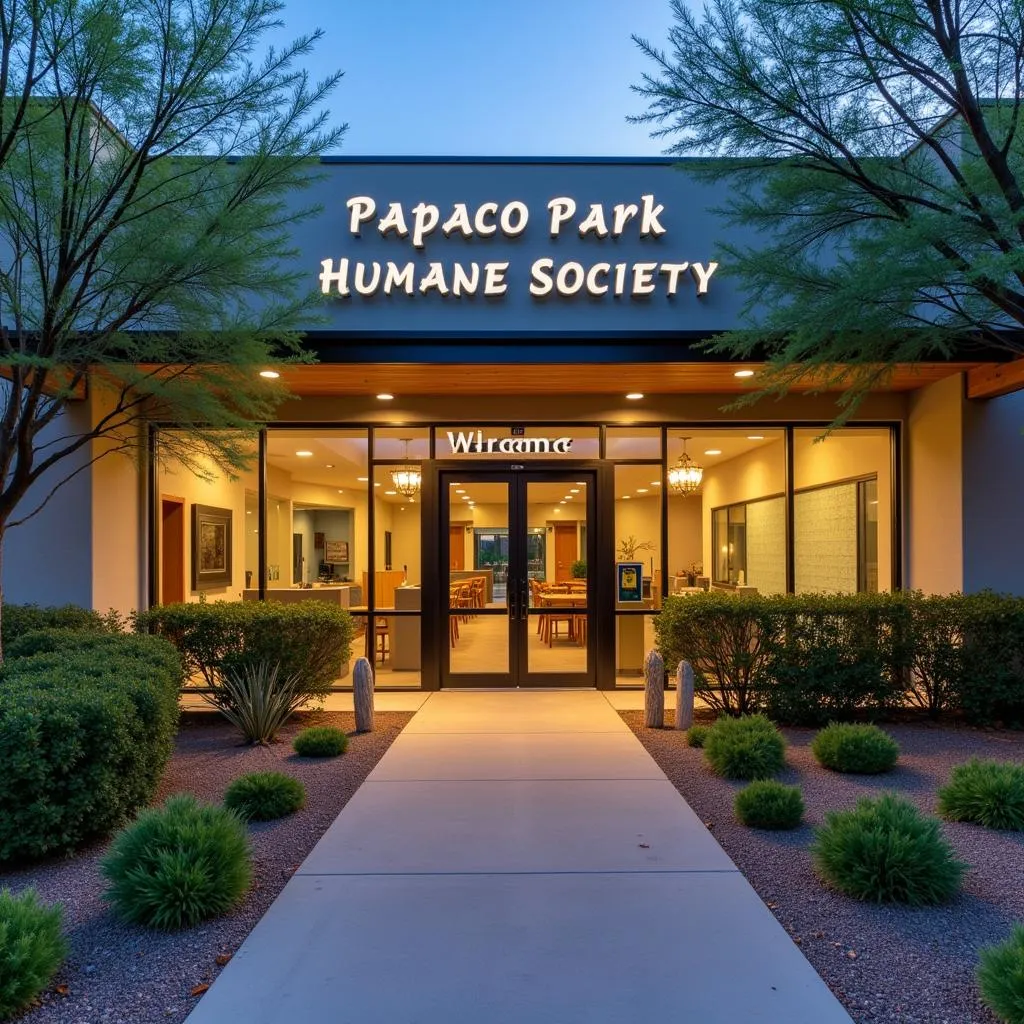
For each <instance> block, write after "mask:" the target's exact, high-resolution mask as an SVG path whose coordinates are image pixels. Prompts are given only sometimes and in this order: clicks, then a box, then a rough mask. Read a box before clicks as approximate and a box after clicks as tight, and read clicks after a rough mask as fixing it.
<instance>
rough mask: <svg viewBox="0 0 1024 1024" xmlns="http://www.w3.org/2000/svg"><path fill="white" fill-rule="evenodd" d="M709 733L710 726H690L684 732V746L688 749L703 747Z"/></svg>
mask: <svg viewBox="0 0 1024 1024" xmlns="http://www.w3.org/2000/svg"><path fill="white" fill-rule="evenodd" d="M709 732H711V726H710V725H691V726H690V728H689V729H687V730H686V745H687V746H688V747H703V746H704V741H705V740H706V739H707V738H708V733H709Z"/></svg>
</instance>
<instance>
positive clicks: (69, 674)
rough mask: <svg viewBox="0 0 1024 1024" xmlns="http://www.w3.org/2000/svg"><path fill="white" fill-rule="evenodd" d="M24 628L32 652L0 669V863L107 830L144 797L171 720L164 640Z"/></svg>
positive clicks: (168, 745) (168, 650) (158, 768)
mask: <svg viewBox="0 0 1024 1024" xmlns="http://www.w3.org/2000/svg"><path fill="white" fill-rule="evenodd" d="M31 637H34V638H36V640H35V641H34V642H33V649H34V650H35V651H36V653H34V654H32V655H31V656H25V657H8V658H7V659H6V660H5V662H4V664H3V669H2V672H0V779H2V780H3V782H4V784H3V785H0V863H4V862H18V861H25V860H29V859H32V858H38V857H44V856H52V855H54V854H59V853H67V852H70V851H72V850H74V849H76V848H78V847H79V846H81V845H82V844H84V843H86V842H89V841H91V840H93V839H96V838H98V837H100V836H105V835H107V834H109V833H110V832H111V831H112V830H113V829H115V828H116V827H117V826H118V825H119V824H120V823H121V822H122V821H124V820H125V819H126V818H128V817H130V816H131V815H132V814H134V813H135V811H136V810H138V809H139V808H140V807H144V806H145V805H146V804H148V803H149V801H150V800H152V798H153V794H154V793H155V792H156V787H157V784H158V783H159V781H160V777H161V776H162V775H163V772H164V769H165V768H166V766H167V761H168V759H169V758H170V755H171V750H172V748H173V744H174V734H175V732H176V731H177V728H178V715H179V712H178V692H179V688H180V686H181V681H182V670H181V659H180V657H179V656H178V653H177V651H175V649H174V648H173V647H172V646H171V645H170V644H169V643H167V642H166V641H165V640H161V639H159V638H158V637H150V636H126V635H123V634H117V633H98V632H89V631H81V632H79V633H75V632H71V631H67V630H57V631H55V632H54V634H53V636H51V637H50V638H49V640H48V641H46V642H44V640H43V638H42V637H41V636H40V635H39V634H31ZM23 639H24V640H26V641H27V640H29V639H30V635H29V634H23ZM47 644H48V645H49V647H50V649H46V648H47Z"/></svg>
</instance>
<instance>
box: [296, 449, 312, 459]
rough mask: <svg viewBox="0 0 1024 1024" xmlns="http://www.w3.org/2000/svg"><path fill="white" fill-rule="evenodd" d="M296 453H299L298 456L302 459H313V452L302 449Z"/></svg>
mask: <svg viewBox="0 0 1024 1024" xmlns="http://www.w3.org/2000/svg"><path fill="white" fill-rule="evenodd" d="M295 454H296V455H298V457H299V458H300V459H311V458H312V457H313V453H312V452H306V451H302V452H296V453H295Z"/></svg>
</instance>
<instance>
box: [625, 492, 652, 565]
mask: <svg viewBox="0 0 1024 1024" xmlns="http://www.w3.org/2000/svg"><path fill="white" fill-rule="evenodd" d="M631 535H632V536H633V537H635V538H636V539H637V540H638V541H650V542H651V543H652V544H653V545H654V547H653V549H651V550H648V551H638V552H637V553H636V556H635V558H634V559H633V561H636V562H643V564H644V575H645V576H650V575H652V571H651V570H652V561H653V568H654V569H660V568H661V498H660V497H659V496H658V495H657V494H645V495H643V496H642V497H632V498H630V499H629V501H623V500H622V499H621V498H619V499H616V501H615V557H616V559H620V558H621V557H622V556H621V555H620V554H619V545H620V544H621V543H622V542H623V541H624V540H625V539H626V538H627V537H629V536H631Z"/></svg>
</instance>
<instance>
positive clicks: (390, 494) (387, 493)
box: [384, 491, 398, 497]
mask: <svg viewBox="0 0 1024 1024" xmlns="http://www.w3.org/2000/svg"><path fill="white" fill-rule="evenodd" d="M384 493H385V494H386V495H388V496H389V497H390V496H392V495H395V494H397V493H398V491H385V492H384Z"/></svg>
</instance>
